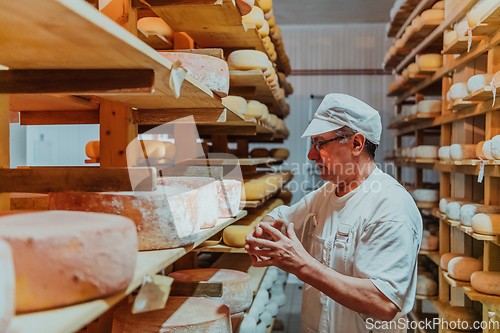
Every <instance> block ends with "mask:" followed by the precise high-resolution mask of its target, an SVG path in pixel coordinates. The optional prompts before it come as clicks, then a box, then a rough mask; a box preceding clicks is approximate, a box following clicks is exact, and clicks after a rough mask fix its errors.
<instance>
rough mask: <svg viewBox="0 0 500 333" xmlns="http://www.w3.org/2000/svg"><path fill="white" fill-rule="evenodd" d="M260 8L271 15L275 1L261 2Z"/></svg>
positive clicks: (263, 0) (266, 0) (265, 0)
mask: <svg viewBox="0 0 500 333" xmlns="http://www.w3.org/2000/svg"><path fill="white" fill-rule="evenodd" d="M259 6H260V8H262V10H263V11H264V13H269V12H270V11H271V10H272V9H273V0H259Z"/></svg>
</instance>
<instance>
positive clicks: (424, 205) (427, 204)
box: [415, 201, 439, 209]
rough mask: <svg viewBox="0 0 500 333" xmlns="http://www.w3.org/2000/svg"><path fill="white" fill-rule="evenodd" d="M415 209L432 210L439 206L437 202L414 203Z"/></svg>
mask: <svg viewBox="0 0 500 333" xmlns="http://www.w3.org/2000/svg"><path fill="white" fill-rule="evenodd" d="M415 203H416V204H417V207H418V208H420V209H432V208H435V207H438V206H439V203H438V202H424V201H415Z"/></svg>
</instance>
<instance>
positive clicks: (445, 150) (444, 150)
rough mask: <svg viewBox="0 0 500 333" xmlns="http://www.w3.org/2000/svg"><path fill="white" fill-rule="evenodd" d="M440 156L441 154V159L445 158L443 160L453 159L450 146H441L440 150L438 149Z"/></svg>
mask: <svg viewBox="0 0 500 333" xmlns="http://www.w3.org/2000/svg"><path fill="white" fill-rule="evenodd" d="M438 156H439V159H440V160H443V161H449V160H451V156H450V146H443V147H440V148H439V150H438Z"/></svg>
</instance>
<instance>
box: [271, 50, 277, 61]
mask: <svg viewBox="0 0 500 333" xmlns="http://www.w3.org/2000/svg"><path fill="white" fill-rule="evenodd" d="M269 59H271V61H272V62H276V60H277V59H278V54H277V53H276V51H275V52H271V54H270V55H269Z"/></svg>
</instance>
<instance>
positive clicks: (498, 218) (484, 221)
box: [471, 213, 500, 236]
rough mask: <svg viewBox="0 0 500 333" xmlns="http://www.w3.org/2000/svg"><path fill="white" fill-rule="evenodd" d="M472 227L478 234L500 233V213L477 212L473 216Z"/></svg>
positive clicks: (493, 234)
mask: <svg viewBox="0 0 500 333" xmlns="http://www.w3.org/2000/svg"><path fill="white" fill-rule="evenodd" d="M471 227H472V230H474V232H475V233H477V234H481V235H491V236H495V235H500V214H485V213H479V214H476V215H474V216H473V217H472V222H471Z"/></svg>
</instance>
